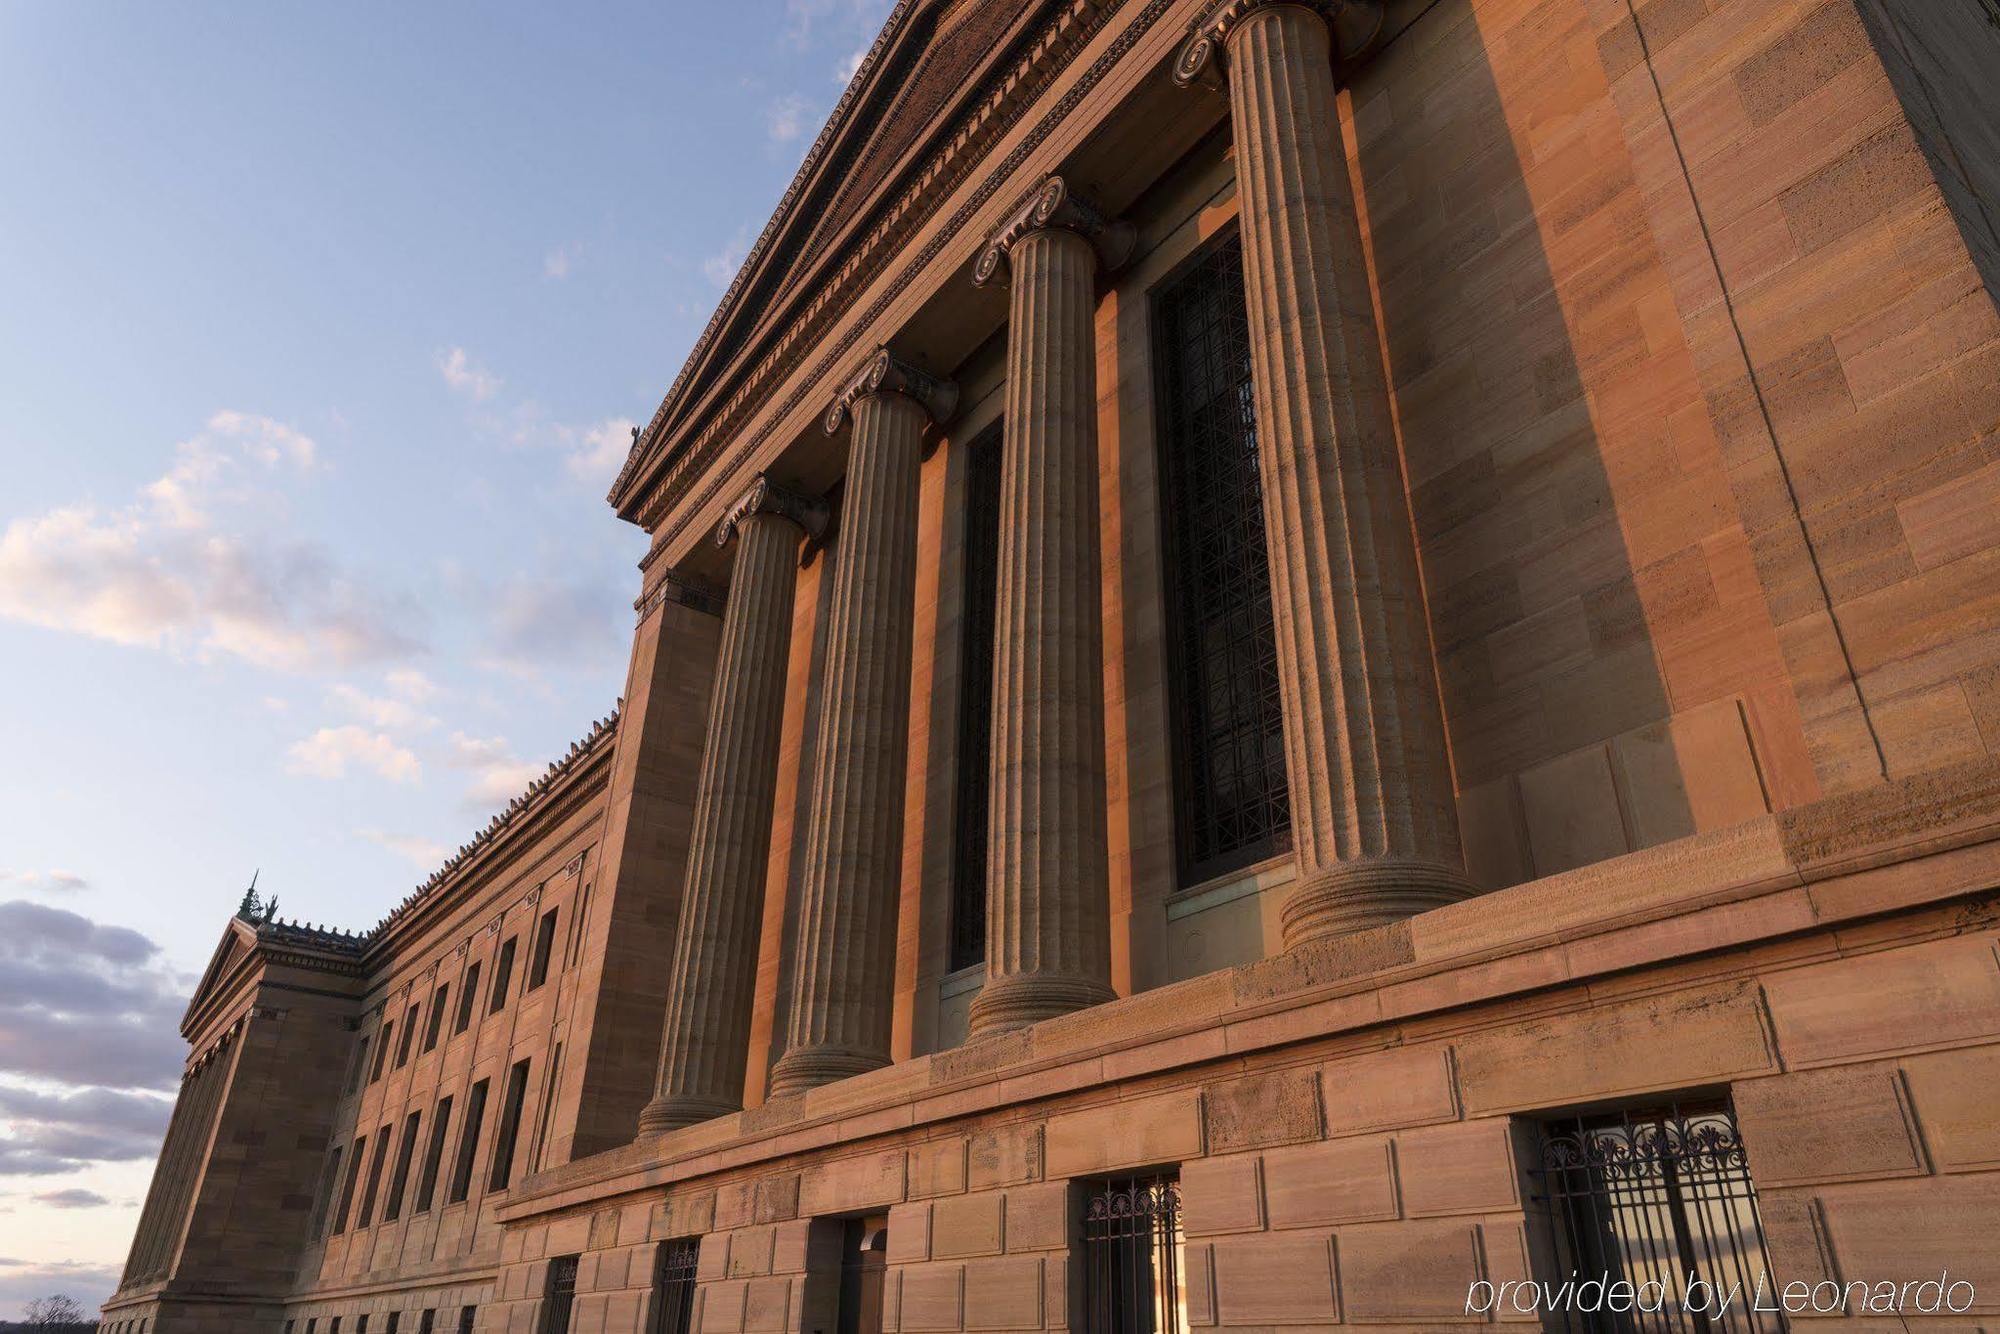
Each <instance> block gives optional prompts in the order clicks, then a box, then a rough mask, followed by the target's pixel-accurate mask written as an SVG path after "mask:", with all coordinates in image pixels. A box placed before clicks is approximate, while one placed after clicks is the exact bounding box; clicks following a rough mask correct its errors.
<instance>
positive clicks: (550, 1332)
mask: <svg viewBox="0 0 2000 1334" xmlns="http://www.w3.org/2000/svg"><path fill="white" fill-rule="evenodd" d="M576 1261H577V1257H576V1256H574V1255H558V1256H557V1257H556V1258H555V1259H553V1260H551V1261H549V1295H548V1305H547V1306H546V1307H545V1308H544V1311H543V1315H542V1334H569V1312H570V1308H571V1307H572V1306H574V1305H575V1304H576Z"/></svg>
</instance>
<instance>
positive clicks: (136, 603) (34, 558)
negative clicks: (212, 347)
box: [0, 411, 417, 671]
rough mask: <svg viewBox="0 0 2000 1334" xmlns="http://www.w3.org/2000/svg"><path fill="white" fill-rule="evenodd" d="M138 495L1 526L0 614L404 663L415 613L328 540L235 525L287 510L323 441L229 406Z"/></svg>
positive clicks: (219, 648)
mask: <svg viewBox="0 0 2000 1334" xmlns="http://www.w3.org/2000/svg"><path fill="white" fill-rule="evenodd" d="M175 453H176V457H175V462H174V465H173V467H172V468H170V469H169V470H168V472H167V473H166V474H165V475H164V476H162V477H160V478H159V479H158V480H156V481H154V482H152V483H150V484H148V485H146V486H144V487H142V488H140V491H139V494H138V496H137V497H136V498H135V499H134V500H133V501H132V503H130V504H128V505H126V506H124V507H122V508H119V509H103V508H100V507H99V506H97V505H96V504H94V503H91V502H83V503H79V504H74V505H66V506H61V507H58V508H56V509H52V510H48V511H45V512H43V513H41V514H36V515H29V516H26V517H22V518H17V519H14V520H12V521H11V522H9V523H8V524H7V526H6V528H5V529H4V530H0V616H4V617H8V618H10V619H13V620H17V621H24V622H27V623H28V624H31V625H39V626H43V627H46V628H48V629H53V630H63V631H68V632H70V633H72V634H81V635H87V636H90V637H92V638H96V639H103V640H108V641H110V642H112V643H116V644H125V645H131V646H141V647H148V648H155V649H161V650H165V651H168V652H174V653H190V654H193V655H195V656H197V657H208V656H211V655H216V654H226V655H230V656H234V657H239V658H243V659H245V660H247V661H250V662H252V663H255V664H257V665H259V666H264V667H271V668H275V669H279V670H286V671H304V670H309V669H313V668H318V667H322V666H325V665H329V664H331V665H337V666H349V665H354V664H357V663H362V662H370V661H381V660H384V659H393V658H397V657H404V656H407V655H409V654H410V653H413V652H415V651H416V648H417V645H416V643H415V642H414V641H413V640H412V639H411V638H410V637H409V635H408V634H407V633H405V631H404V630H403V628H402V627H401V624H400V622H401V621H403V620H405V619H406V618H407V613H406V610H405V609H400V608H396V607H394V606H392V605H391V600H390V599H387V598H385V597H383V596H382V595H380V594H378V593H375V592H373V591H372V590H370V589H368V588H366V587H364V586H363V585H362V584H361V583H360V582H359V581H357V580H356V579H355V578H354V577H353V576H351V575H349V574H347V573H346V572H344V571H342V570H340V569H338V568H337V567H336V566H335V565H334V564H333V562H332V561H331V560H330V559H329V558H328V556H327V555H326V554H325V553H324V552H323V551H322V550H320V549H319V548H318V547H316V546H314V545H311V544H309V543H306V542H301V541H298V540H296V539H292V538H289V537H273V536H268V535H264V534H259V533H256V532H254V531H253V532H236V531H230V526H231V525H232V524H236V523H241V524H249V523H254V522H257V521H258V520H260V519H262V518H265V517H267V516H269V515H271V514H274V513H277V514H281V513H282V512H283V511H284V509H285V506H286V501H287V494H286V492H285V490H284V489H283V480H282V479H284V478H286V477H293V476H297V475H299V474H302V473H305V472H308V471H311V470H312V469H313V468H314V467H315V466H316V460H317V453H318V451H317V447H316V446H315V445H314V443H313V442H312V440H311V439H310V438H308V437H306V436H304V435H302V434H300V433H299V432H297V431H295V430H293V429H292V428H290V427H288V426H286V425H284V424H283V423H281V422H277V421H273V420H271V419H270V418H267V417H257V416H253V415H251V414H247V413H240V412H232V411H225V412H218V413H216V414H215V415H214V416H213V417H211V418H210V419H209V420H208V422H207V423H206V424H205V425H204V427H203V429H202V431H201V432H199V433H198V434H197V435H196V436H194V437H193V438H192V439H190V440H186V441H183V442H182V443H181V444H180V445H179V446H178V447H177V449H176V451H175Z"/></svg>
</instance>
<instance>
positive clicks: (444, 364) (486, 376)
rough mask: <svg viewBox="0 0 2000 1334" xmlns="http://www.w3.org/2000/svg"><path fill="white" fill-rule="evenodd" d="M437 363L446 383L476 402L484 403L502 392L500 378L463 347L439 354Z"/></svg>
mask: <svg viewBox="0 0 2000 1334" xmlns="http://www.w3.org/2000/svg"><path fill="white" fill-rule="evenodd" d="M437 363H438V373H439V374H440V375H442V376H444V382H445V383H446V384H448V385H450V386H451V387H452V388H453V389H455V390H457V391H458V392H459V393H461V394H466V395H469V396H470V397H471V398H472V399H473V400H474V401H475V402H479V403H484V402H485V401H486V400H487V399H489V398H492V397H493V396H494V395H495V394H497V393H499V392H500V386H501V383H502V381H501V379H500V377H499V376H497V375H494V374H492V373H491V372H490V371H488V370H487V369H486V368H485V367H484V366H481V365H479V364H478V363H476V362H474V361H473V360H472V358H471V357H469V356H467V355H466V352H465V349H464V348H462V347H454V348H450V349H447V350H446V351H443V352H440V353H438V359H437Z"/></svg>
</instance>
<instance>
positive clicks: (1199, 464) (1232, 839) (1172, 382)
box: [1154, 236, 1291, 884]
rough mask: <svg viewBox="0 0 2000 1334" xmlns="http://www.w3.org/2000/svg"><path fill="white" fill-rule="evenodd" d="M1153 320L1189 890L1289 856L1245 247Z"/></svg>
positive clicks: (1188, 276) (1191, 281)
mask: <svg viewBox="0 0 2000 1334" xmlns="http://www.w3.org/2000/svg"><path fill="white" fill-rule="evenodd" d="M1154 314H1155V319H1156V327H1157V329H1158V338H1159V344H1158V348H1157V353H1158V358H1159V365H1160V390H1161V394H1160V400H1161V403H1162V405H1163V408H1164V414H1163V420H1162V433H1161V446H1162V447H1161V456H1162V457H1161V463H1162V467H1161V473H1162V481H1163V492H1164V497H1163V498H1164V501H1165V503H1164V504H1163V505H1162V507H1161V508H1162V513H1163V517H1164V525H1165V529H1166V533H1165V536H1166V550H1167V570H1168V588H1167V615H1168V632H1167V638H1168V643H1169V655H1168V657H1169V667H1170V678H1171V689H1170V692H1169V695H1170V706H1171V708H1172V712H1173V732H1174V736H1173V754H1174V768H1175V774H1174V799H1175V806H1176V812H1175V813H1176V816H1177V819H1176V821H1175V825H1176V837H1177V840H1178V842H1179V845H1180V846H1179V855H1180V872H1181V880H1182V883H1183V884H1193V883H1197V882H1199V881H1202V880H1207V879H1210V878H1212V877H1214V876H1217V875H1222V874H1224V873H1226V872H1229V871H1232V870H1236V869H1238V868H1239V867H1243V866H1247V865H1249V864H1250V863H1251V862H1254V861H1259V860H1261V859H1263V858H1265V857H1269V856H1272V855H1274V854H1276V853H1279V852H1282V851H1284V850H1285V849H1286V848H1287V847H1289V846H1290V844H1291V800H1290V795H1289V787H1288V784H1287V780H1286V776H1285V737H1284V714H1283V706H1282V702H1281V694H1280V690H1279V684H1278V643H1277V634H1276V631H1275V630H1274V629H1273V628H1272V620H1271V576H1270V556H1269V550H1268V548H1267V546H1266V542H1265V534H1264V509H1263V490H1262V487H1261V485H1260V482H1259V478H1258V472H1257V408H1256V403H1255V400H1254V397H1253V395H1252V391H1251V379H1250V321H1249V315H1248V309H1247V307H1246V306H1245V304H1244V293H1243V244H1242V241H1241V240H1240V239H1239V238H1237V237H1233V236H1232V237H1231V238H1229V239H1228V240H1227V241H1225V242H1223V243H1222V244H1220V245H1217V246H1215V247H1214V248H1213V249H1211V250H1210V251H1209V252H1208V253H1207V254H1205V255H1203V256H1202V257H1201V258H1200V259H1199V260H1197V261H1196V262H1195V263H1194V265H1193V266H1192V267H1191V268H1189V269H1187V270H1186V271H1185V272H1184V273H1182V274H1181V275H1180V276H1179V277H1177V278H1175V279H1174V280H1173V282H1172V283H1171V284H1170V285H1169V286H1168V287H1166V288H1165V289H1164V290H1163V291H1162V292H1161V293H1160V295H1159V298H1158V300H1157V302H1156V304H1155V307H1154Z"/></svg>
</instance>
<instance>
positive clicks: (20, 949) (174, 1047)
mask: <svg viewBox="0 0 2000 1334" xmlns="http://www.w3.org/2000/svg"><path fill="white" fill-rule="evenodd" d="M185 993H186V986H185V984H184V982H183V981H182V980H181V979H179V978H176V977H175V976H174V975H173V973H172V972H171V971H170V970H169V969H168V967H167V965H166V963H165V960H164V958H163V957H162V956H161V954H160V949H159V946H157V945H156V944H154V943H153V942H152V941H151V940H150V939H148V938H147V937H146V936H144V935H142V934H140V933H139V932H137V931H133V930H130V929H128V928H126V927H121V926H110V925H104V924H100V923H98V922H95V921H93V920H91V919H90V918H88V917H86V916H84V915H83V914H81V913H75V912H70V911H68V910H67V909H63V908H52V907H49V906H47V905H46V904H40V903H31V902H29V901H27V900H25V899H16V900H13V901H11V902H6V903H0V1071H4V1072H6V1073H8V1074H10V1075H14V1076H18V1077H22V1078H29V1079H41V1080H56V1081H59V1082H62V1083H67V1084H78V1085H103V1086H106V1087H108V1088H111V1089H125V1090H130V1089H153V1088H172V1087H173V1086H174V1084H175V1083H176V1081H177V1080H178V1079H179V1076H180V1064H181V1063H180V1052H181V1041H180V1037H179V1032H178V1030H179V1026H180V1015H181V1011H182V1009H183V1008H184V1007H185V1004H186V998H185ZM0 1092H4V1093H5V1094H6V1096H12V1097H19V1096H23V1095H20V1094H19V1093H18V1091H4V1090H0ZM78 1106H79V1107H82V1108H85V1109H86V1110H87V1108H88V1105H87V1104H79V1105H78ZM100 1110H101V1108H100ZM45 1119H46V1118H45ZM29 1147H30V1148H32V1147H34V1146H32V1145H31V1146H29ZM40 1148H41V1151H44V1152H46V1151H47V1150H48V1145H47V1144H46V1143H44V1144H42V1145H41V1146H40Z"/></svg>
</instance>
